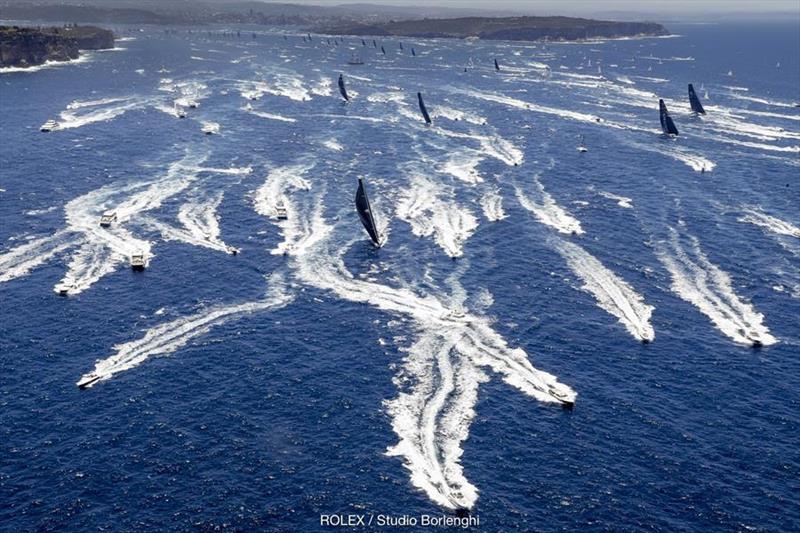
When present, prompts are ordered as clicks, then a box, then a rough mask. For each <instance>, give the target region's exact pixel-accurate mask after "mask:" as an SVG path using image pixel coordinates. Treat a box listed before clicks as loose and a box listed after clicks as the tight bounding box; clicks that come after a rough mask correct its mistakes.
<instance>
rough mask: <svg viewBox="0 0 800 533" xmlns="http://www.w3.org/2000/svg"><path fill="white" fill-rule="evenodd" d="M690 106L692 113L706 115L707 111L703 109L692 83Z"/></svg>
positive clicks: (690, 86)
mask: <svg viewBox="0 0 800 533" xmlns="http://www.w3.org/2000/svg"><path fill="white" fill-rule="evenodd" d="M689 105H691V106H692V111H694V112H695V113H697V114H698V115H705V114H706V110H705V109H703V104H701V103H700V99H699V98H698V97H697V93H696V92H694V86H692V84H691V83H690V84H689Z"/></svg>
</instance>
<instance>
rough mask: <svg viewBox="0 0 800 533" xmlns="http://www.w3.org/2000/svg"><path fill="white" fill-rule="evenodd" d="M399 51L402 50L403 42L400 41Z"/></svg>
mask: <svg viewBox="0 0 800 533" xmlns="http://www.w3.org/2000/svg"><path fill="white" fill-rule="evenodd" d="M400 50H403V41H400Z"/></svg>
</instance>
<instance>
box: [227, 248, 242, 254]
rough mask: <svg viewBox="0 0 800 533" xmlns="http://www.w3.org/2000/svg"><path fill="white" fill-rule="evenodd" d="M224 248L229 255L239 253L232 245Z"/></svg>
mask: <svg viewBox="0 0 800 533" xmlns="http://www.w3.org/2000/svg"><path fill="white" fill-rule="evenodd" d="M225 250H226V251H227V252H228V253H229V254H231V255H239V249H238V248H234V247H233V246H228V247H227V248H225Z"/></svg>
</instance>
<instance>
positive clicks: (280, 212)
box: [275, 201, 289, 220]
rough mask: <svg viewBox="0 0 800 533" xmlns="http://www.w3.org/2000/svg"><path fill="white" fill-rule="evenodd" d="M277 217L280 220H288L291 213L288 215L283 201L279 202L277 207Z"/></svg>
mask: <svg viewBox="0 0 800 533" xmlns="http://www.w3.org/2000/svg"><path fill="white" fill-rule="evenodd" d="M275 215H276V216H277V217H278V220H287V219H288V218H289V213H287V211H286V205H285V204H284V203H283V201H279V202H278V203H277V204H276V205H275Z"/></svg>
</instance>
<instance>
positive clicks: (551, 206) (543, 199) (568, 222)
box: [514, 176, 583, 235]
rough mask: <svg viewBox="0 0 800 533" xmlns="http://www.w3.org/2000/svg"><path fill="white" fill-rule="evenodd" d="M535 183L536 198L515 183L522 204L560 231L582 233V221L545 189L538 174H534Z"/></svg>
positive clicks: (568, 233)
mask: <svg viewBox="0 0 800 533" xmlns="http://www.w3.org/2000/svg"><path fill="white" fill-rule="evenodd" d="M533 184H534V186H535V188H536V189H537V198H536V199H534V198H532V197H530V196H527V195H526V194H525V191H523V190H522V188H521V187H520V186H519V185H517V184H516V183H515V184H514V190H516V192H517V200H519V203H520V205H521V206H522V207H524V208H525V209H527V210H528V211H530V212H531V213H533V214H534V215H535V216H536V218H537V219H538V220H539V222H541V223H542V224H544V225H546V226H550V227H551V228H555V229H556V230H558V231H559V232H560V233H566V234H567V235H570V234H574V235H580V234H582V233H583V228H581V223H580V221H579V220H578V219H577V218H575V217H573V216H572V215H570V214H569V213H567V212H566V211H565V210H564V208H563V207H561V206H560V205H558V204H557V203H556V201H555V200H554V199H553V197H552V196H550V193H548V192H547V191H545V189H544V185H542V183H541V182H540V181H539V178H538V176H534V178H533Z"/></svg>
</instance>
